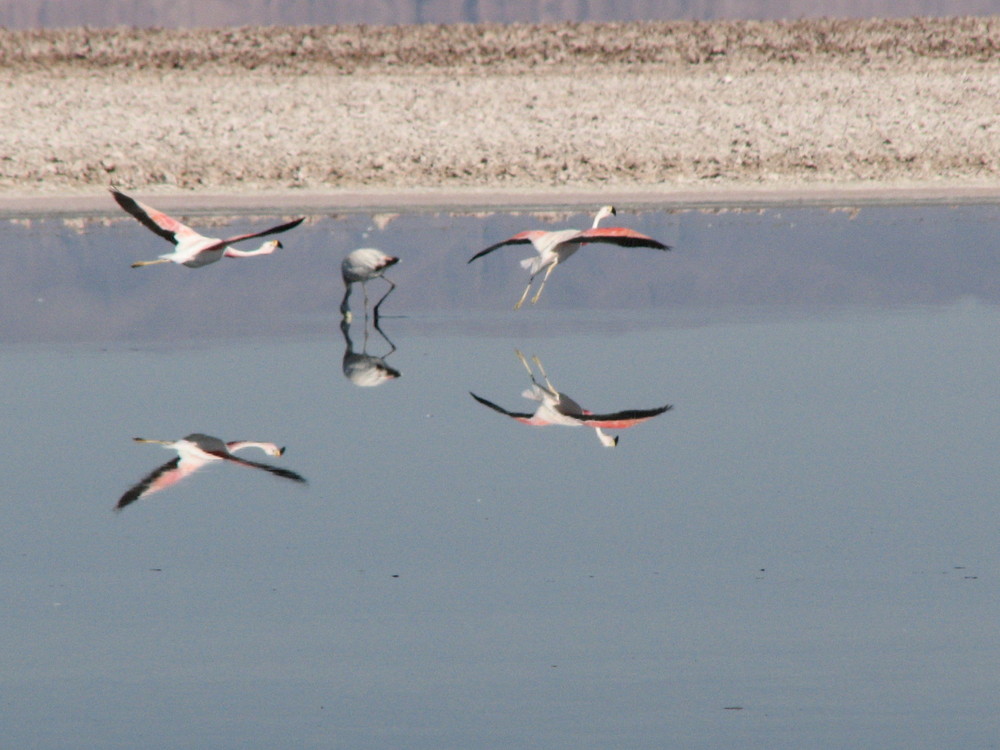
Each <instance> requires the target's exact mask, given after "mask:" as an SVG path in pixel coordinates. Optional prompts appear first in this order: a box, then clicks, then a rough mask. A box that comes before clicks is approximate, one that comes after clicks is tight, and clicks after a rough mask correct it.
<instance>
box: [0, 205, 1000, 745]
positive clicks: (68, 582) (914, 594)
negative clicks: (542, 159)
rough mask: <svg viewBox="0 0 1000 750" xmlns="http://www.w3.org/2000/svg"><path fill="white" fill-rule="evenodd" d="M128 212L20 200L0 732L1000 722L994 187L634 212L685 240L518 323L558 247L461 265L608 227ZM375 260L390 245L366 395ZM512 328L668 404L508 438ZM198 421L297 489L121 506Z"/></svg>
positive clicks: (975, 725) (273, 487) (635, 222)
mask: <svg viewBox="0 0 1000 750" xmlns="http://www.w3.org/2000/svg"><path fill="white" fill-rule="evenodd" d="M151 202H154V204H155V201H151ZM109 203H110V200H109ZM115 210H116V209H115V208H114V207H113V206H109V217H111V218H113V219H115V221H113V222H111V223H107V222H103V221H89V220H88V221H83V220H81V221H71V222H64V221H61V220H49V221H30V222H9V223H5V224H3V225H2V226H0V266H2V274H0V377H2V382H3V386H4V387H3V394H4V395H3V402H2V411H0V414H2V424H3V425H4V428H5V429H4V431H3V438H0V441H2V442H0V456H2V458H0V468H2V471H3V476H4V480H3V487H4V491H3V495H2V500H0V569H2V571H3V575H2V577H0V594H2V599H3V602H4V618H3V623H2V626H0V628H2V630H0V632H2V645H3V648H2V651H0V693H2V696H3V697H2V699H0V745H2V746H3V747H11V748H14V747H32V748H64V747H80V746H91V747H102V748H133V747H139V746H141V747H150V748H189V747H210V748H230V747H242V748H272V747H300V748H331V747H334V748H345V750H347V749H352V750H353V749H354V748H386V747H406V748H428V749H431V748H433V749H434V750H439V749H441V748H456V749H457V748H463V749H465V748H494V747H507V748H539V747H544V748H573V749H574V750H575V749H579V748H607V747H629V748H665V747H668V748H670V747H676V748H717V747H760V748H765V747H766V748H789V749H791V748H802V747H822V748H834V747H837V748H839V747H879V748H940V747H995V746H996V743H997V739H996V738H997V737H1000V721H998V718H997V717H998V712H997V695H998V688H1000V684H998V682H1000V680H998V667H1000V663H998V662H1000V660H998V656H1000V645H998V638H997V623H998V620H1000V596H998V594H1000V591H998V586H997V583H998V576H1000V565H998V563H1000V553H998V544H997V536H998V531H1000V528H998V522H997V511H996V506H997V486H998V479H1000V471H998V462H997V443H998V440H997V435H998V428H1000V400H998V398H997V396H998V382H1000V380H998V377H997V373H998V370H1000V336H998V332H1000V309H998V303H1000V256H998V252H997V245H998V242H997V240H996V236H997V231H996V230H997V220H998V218H1000V208H998V207H995V206H965V207H957V208H956V207H946V206H921V207H882V208H878V207H868V208H861V209H860V210H856V211H850V210H826V209H819V208H797V209H772V210H765V211H752V212H740V211H731V212H698V211H689V212H679V213H677V212H668V211H660V212H657V211H649V212H645V213H641V214H634V213H630V212H628V211H622V212H620V214H619V216H618V221H617V222H615V223H619V224H622V225H625V226H631V227H633V228H636V229H638V230H640V231H643V232H646V233H647V234H650V235H652V236H654V237H658V238H661V239H663V240H664V241H666V242H669V243H670V244H672V245H674V246H675V249H674V250H673V251H672V252H670V253H660V252H657V251H652V250H621V249H615V248H601V247H596V246H592V247H586V248H584V249H582V250H581V251H580V252H579V253H578V254H577V255H576V256H575V257H573V258H572V259H571V260H569V261H568V262H567V263H566V264H565V266H564V267H559V268H558V269H557V270H556V271H555V273H553V275H552V277H551V278H550V280H549V283H548V285H547V287H546V290H545V293H544V295H543V296H542V298H541V300H540V302H539V303H538V304H537V305H536V306H534V307H533V308H528V307H526V308H525V309H522V310H521V311H518V312H514V311H513V309H512V307H513V303H514V302H515V301H516V299H517V297H518V296H519V295H520V293H521V290H522V288H523V284H524V280H525V279H524V271H523V270H522V269H521V268H520V267H519V266H518V264H517V260H519V259H520V258H522V257H527V256H528V255H529V254H530V249H529V250H527V251H526V250H525V249H524V248H517V247H515V248H508V249H505V250H501V251H497V252H495V253H493V254H492V255H490V256H488V257H487V258H485V259H482V260H478V261H476V262H475V263H474V264H471V265H468V264H466V262H465V261H466V260H467V259H468V258H469V257H471V255H472V254H473V253H475V252H476V251H478V250H479V249H481V248H483V247H485V246H486V245H488V244H492V243H493V242H495V241H498V240H499V239H503V238H505V237H507V236H509V235H511V234H513V233H515V232H516V231H519V230H521V229H524V228H527V227H531V226H542V227H551V228H559V227H563V226H582V225H586V224H587V223H588V222H589V219H588V217H587V216H585V215H578V214H573V213H572V212H567V213H566V214H565V215H561V216H557V217H536V216H531V215H528V214H521V215H505V214H490V215H477V216H469V215H449V214H440V215H434V214H417V215H400V216H396V217H389V216H382V217H372V216H365V215H360V214H349V215H344V216H333V215H331V216H314V217H310V220H309V222H308V223H307V224H306V225H303V226H302V227H300V228H299V229H296V230H294V231H292V232H290V233H288V234H287V235H284V236H283V237H282V239H283V241H284V243H285V248H284V249H283V250H281V251H279V252H278V253H276V254H274V255H272V256H268V257H262V258H255V259H248V260H223V261H222V262H220V263H217V264H215V265H213V266H208V267H206V268H202V269H198V270H189V269H185V268H181V267H177V266H174V265H170V266H166V265H163V266H154V267H150V268H143V269H131V268H130V267H129V264H130V263H131V262H132V261H135V260H146V259H151V258H153V257H155V256H156V255H157V254H159V253H161V252H165V251H166V250H168V249H169V247H168V246H167V245H166V243H164V242H163V241H162V240H160V239H159V238H157V237H156V236H154V235H153V234H152V233H150V232H148V231H147V230H145V229H144V228H143V227H141V226H140V225H139V224H138V223H137V222H135V221H134V220H132V219H130V218H128V217H124V218H121V219H120V220H119V215H118V214H115V213H114V211H115ZM279 218H283V217H278V216H268V217H260V219H259V221H258V220H251V219H249V218H246V217H235V218H232V219H231V220H225V221H223V222H221V225H220V226H217V227H214V228H213V231H216V232H218V233H220V234H221V233H226V232H227V231H232V232H239V231H244V230H246V229H247V228H262V227H263V226H265V225H267V224H268V223H272V222H273V221H276V220H277V219H279ZM549 218H554V221H552V223H548V222H547V220H548V219H549ZM190 223H192V224H193V225H194V226H197V227H204V226H206V225H208V224H212V223H215V222H210V221H209V220H207V219H205V218H199V217H192V218H191V222H190ZM362 245H374V246H376V247H381V248H382V249H384V250H386V251H388V252H391V253H394V254H398V255H400V256H401V257H402V259H403V260H402V261H401V262H400V264H399V265H398V266H397V267H396V268H394V269H393V272H392V273H391V277H392V278H393V279H394V280H395V281H396V283H397V284H398V289H397V290H396V291H395V292H394V294H393V295H392V296H390V297H389V298H388V300H387V301H386V302H385V304H384V306H383V308H382V312H383V313H384V315H385V317H384V318H383V320H382V323H381V329H382V331H383V332H384V334H385V335H386V336H387V337H388V340H387V339H386V338H383V337H382V336H381V335H380V334H379V332H378V331H376V330H374V329H371V328H370V327H369V334H370V335H369V336H368V339H367V351H368V353H369V354H372V355H376V356H381V355H383V354H385V353H387V352H389V351H390V350H391V345H390V343H389V341H391V342H392V343H393V344H395V346H396V351H394V352H392V353H391V354H390V355H389V356H388V358H387V360H386V363H387V364H388V365H390V366H392V367H394V368H396V369H397V370H398V371H400V373H401V377H399V378H398V379H392V380H389V381H387V382H385V383H383V384H382V385H379V386H377V387H372V388H360V387H357V386H355V385H354V384H352V383H351V382H350V381H349V380H348V379H346V378H345V377H344V374H343V372H342V364H343V356H344V353H345V339H344V337H343V335H342V332H341V330H340V326H339V314H338V312H337V308H338V306H339V303H340V298H341V295H342V285H341V282H340V279H339V271H338V268H339V262H340V259H341V258H342V257H343V255H344V254H346V252H347V251H348V250H350V249H352V248H354V247H358V246H362ZM381 288H382V287H381V286H380V282H373V284H372V287H371V292H372V294H373V296H374V295H375V294H379V293H380V292H381ZM354 303H355V305H356V306H357V305H358V304H360V294H358V293H355V295H354ZM355 309H356V310H357V311H358V312H359V313H360V308H359V307H356V308H355ZM395 316H399V317H395ZM364 328H365V325H364V320H363V316H361V315H358V316H357V317H356V319H355V321H354V323H353V324H352V326H351V329H350V335H351V339H352V344H353V347H354V350H355V351H360V350H361V349H362V347H363V346H364V345H365V336H364ZM515 350H520V351H522V352H523V353H524V355H525V356H526V358H531V357H532V356H537V357H538V360H539V361H540V362H541V363H542V364H543V366H544V369H545V372H546V374H547V375H548V376H549V378H550V380H551V381H552V384H553V385H554V386H555V387H556V388H557V389H558V390H560V391H563V392H564V393H566V394H567V395H569V396H571V397H572V398H573V399H575V400H576V401H578V402H579V403H580V405H581V406H582V407H584V408H585V409H589V410H592V411H594V412H599V413H607V412H615V411H619V410H626V409H651V408H654V407H660V406H663V405H666V404H671V405H672V409H671V410H669V411H666V412H665V413H663V414H661V415H659V416H656V417H653V418H652V419H650V420H649V421H646V422H644V423H642V424H639V425H637V426H635V427H632V428H629V429H623V430H611V431H610V432H612V433H613V434H619V435H620V438H621V439H620V443H619V445H618V447H616V448H613V449H609V448H605V447H602V445H601V443H600V442H599V441H598V439H597V438H596V437H595V433H594V431H593V430H592V429H590V428H588V427H573V428H570V427H558V426H553V427H533V426H528V425H524V424H519V423H518V422H515V421H514V420H511V419H508V418H507V417H505V416H503V415H501V414H498V413H497V412H495V411H493V410H490V409H488V408H486V407H484V406H483V405H481V404H480V403H477V402H476V401H475V400H473V398H472V397H471V396H470V395H469V394H470V392H474V393H476V394H477V395H479V396H481V397H483V398H485V399H488V400H489V401H491V402H493V403H495V404H498V405H500V406H502V407H503V408H506V409H508V410H511V411H523V412H531V411H532V410H533V407H534V402H531V401H528V400H526V399H524V398H522V392H523V391H525V390H526V389H527V388H529V386H530V380H529V377H528V373H527V372H526V371H525V368H524V367H523V366H522V364H521V362H520V361H519V360H518V358H517V356H516V355H515ZM192 432H205V433H208V434H210V435H216V436H218V437H221V438H223V439H224V440H237V439H249V440H264V441H274V442H277V443H279V444H281V445H284V446H287V452H286V453H285V455H284V456H282V457H280V458H276V457H269V456H265V455H264V454H262V453H254V452H252V451H249V450H248V451H246V452H244V453H241V455H243V456H245V457H246V458H252V459H255V460H260V461H264V462H268V463H271V464H273V465H276V466H281V467H284V468H287V469H291V470H293V471H295V472H298V473H300V474H302V475H303V476H305V477H306V478H307V479H308V480H309V484H308V485H305V486H303V485H299V484H296V483H294V482H290V481H287V480H285V479H283V478H281V477H276V476H272V475H269V474H266V473H264V472H260V471H256V470H254V469H252V468H247V467H241V466H235V465H228V464H226V465H222V464H221V463H220V464H216V465H210V466H207V467H206V468H204V469H202V470H201V471H199V472H197V473H195V474H193V475H191V476H189V477H187V478H186V479H184V480H182V481H181V482H178V483H177V484H176V485H174V486H172V487H169V488H167V489H164V490H162V491H160V492H157V493H155V494H152V495H149V496H147V497H144V498H141V499H140V500H138V501H137V502H135V503H134V504H133V505H130V506H129V507H127V508H125V509H124V510H123V511H122V512H121V513H115V512H113V511H112V508H113V507H114V505H115V503H116V502H117V500H118V498H119V497H120V496H121V495H122V493H123V492H125V490H126V489H127V488H128V487H130V486H131V485H132V484H133V483H135V482H136V481H138V480H139V479H141V478H142V477H143V476H145V475H146V474H148V473H149V472H150V471H152V470H153V469H154V468H155V467H156V466H158V465H160V464H162V463H163V462H165V461H167V460H169V459H170V457H171V455H173V454H171V453H169V452H167V451H165V450H163V449H162V448H160V447H157V446H152V445H142V444H138V443H134V442H133V441H132V438H133V437H137V436H138V437H145V438H159V439H176V438H179V437H182V436H184V435H186V434H188V433H192Z"/></svg>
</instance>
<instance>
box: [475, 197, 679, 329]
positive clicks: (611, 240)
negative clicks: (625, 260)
mask: <svg viewBox="0 0 1000 750" xmlns="http://www.w3.org/2000/svg"><path fill="white" fill-rule="evenodd" d="M616 213H617V212H616V211H615V207H614V206H603V207H602V208H601V209H600V210H599V211H598V212H597V215H596V216H595V217H594V224H593V226H592V227H591V228H590V229H559V230H557V231H554V232H548V231H545V230H542V229H529V230H528V231H526V232H521V233H520V234H515V235H514V236H513V237H511V238H510V239H506V240H504V241H503V242H498V243H497V244H495V245H490V246H489V247H488V248H486V249H485V250H480V251H479V252H478V253H476V254H475V255H473V256H472V257H471V258H469V261H468V262H469V263H471V262H472V261H474V260H475V259H476V258H481V257H483V256H484V255H486V254H487V253H492V252H493V251H494V250H496V249H497V248H499V247H504V246H505V245H527V244H531V245H533V246H534V248H535V250H537V251H538V255H537V256H535V257H532V258H525V259H524V260H522V261H521V267H522V268H526V269H527V270H528V271H529V272H530V273H531V276H530V277H529V278H528V285H527V286H526V287H525V288H524V294H522V295H521V299H519V300H518V301H517V304H516V305H514V309H515V310H518V309H520V307H521V305H523V304H524V300H525V298H527V296H528V292H529V291H531V284H532V282H534V280H535V276H537V275H538V274H539V273H540V272H541V270H542V269H543V268H544V269H546V270H545V276H543V277H542V283H541V284H540V285H539V286H538V291H537V292H535V296H534V297H532V298H531V304H535V303H536V302H538V298H539V297H541V296H542V289H544V288H545V282H546V281H548V279H549V274H551V273H552V271H553V269H554V268H555V267H556V266H557V265H558V264H559V263H560V262H562V261H564V260H566V259H567V258H568V257H570V256H571V255H572V254H573V253H575V252H576V251H577V250H579V249H580V245H583V244H585V243H589V242H603V243H605V244H609V245H618V246H620V247H651V248H654V249H656V250H669V249H670V246H669V245H664V244H663V243H662V242H660V241H659V240H654V239H653V238H652V237H647V236H646V235H644V234H640V233H639V232H636V231H634V230H632V229H626V228H624V227H603V228H602V227H600V226H598V225H599V224H600V223H601V220H602V219H604V218H605V217H607V216H614V215H616Z"/></svg>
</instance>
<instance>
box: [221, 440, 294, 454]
mask: <svg viewBox="0 0 1000 750" xmlns="http://www.w3.org/2000/svg"><path fill="white" fill-rule="evenodd" d="M226 448H227V449H228V450H229V452H230V453H233V452H235V451H239V450H243V449H244V448H260V449H261V450H262V451H264V452H265V453H267V454H268V455H271V456H280V455H281V454H282V449H281V448H279V447H278V446H277V445H275V444H274V443H261V442H257V441H255V440H237V441H235V442H232V443H226Z"/></svg>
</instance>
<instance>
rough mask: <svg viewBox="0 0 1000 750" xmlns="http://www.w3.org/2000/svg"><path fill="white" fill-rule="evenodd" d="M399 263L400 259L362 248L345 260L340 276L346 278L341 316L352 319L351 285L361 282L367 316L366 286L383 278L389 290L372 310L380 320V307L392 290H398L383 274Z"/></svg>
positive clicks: (371, 248) (368, 248)
mask: <svg viewBox="0 0 1000 750" xmlns="http://www.w3.org/2000/svg"><path fill="white" fill-rule="evenodd" d="M397 263H399V258H395V257H393V256H391V255H386V254H385V253H383V252H382V251H381V250H376V249H375V248H373V247H362V248H360V249H358V250H355V251H354V252H352V253H351V254H350V255H348V256H347V257H346V258H344V262H343V263H341V264H340V275H341V276H343V278H344V299H343V300H341V302H340V314H341V315H343V316H344V317H345V318H347V320H350V319H351V306H350V303H349V302H348V299H349V298H350V296H351V285H352V284H356V283H358V282H361V290H362V291H363V292H364V294H365V315H367V314H368V288H367V287H366V286H365V285H366V284H367V283H368V282H369V281H371V280H372V279H376V278H381V279H382V280H383V281H384V282H385V283H387V284H388V285H389V289H388V291H386V293H385V294H383V295H382V298H381V299H380V300H379V301H378V302H376V303H375V307H374V308H373V310H372V312H373V314H374V316H375V320H378V308H379V305H381V304H382V303H383V302H385V298H386V297H388V296H389V295H390V294H392V290H393V289H395V288H396V285H395V284H393V283H392V282H391V281H389V279H387V278H386V277H385V276H383V274H384V273H385V271H386V269H388V268H390V267H391V266H394V265H396V264H397Z"/></svg>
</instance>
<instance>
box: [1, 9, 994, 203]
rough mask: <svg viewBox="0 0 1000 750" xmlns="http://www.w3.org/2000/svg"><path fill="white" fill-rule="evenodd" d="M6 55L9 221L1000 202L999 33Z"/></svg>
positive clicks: (738, 34)
mask: <svg viewBox="0 0 1000 750" xmlns="http://www.w3.org/2000/svg"><path fill="white" fill-rule="evenodd" d="M0 40H3V41H4V44H3V45H0V48H2V49H0V53H2V54H0V88H3V89H4V91H5V97H4V99H3V101H2V102H0V213H2V215H4V216H11V215H17V214H24V213H25V212H28V213H31V212H34V213H44V214H47V215H51V214H53V213H64V214H67V213H81V212H82V213H89V214H103V213H107V206H108V205H113V204H111V202H110V201H108V200H106V191H105V186H107V185H109V184H115V185H117V186H120V187H121V188H122V189H123V190H125V191H126V192H129V193H132V194H135V195H137V196H148V198H149V200H150V201H158V202H159V205H161V206H163V208H164V210H173V211H189V212H190V211H201V212H204V211H216V212H218V211H220V210H224V211H230V212H233V211H235V212H243V213H249V212H258V213H260V212H273V211H274V210H275V209H276V208H278V207H297V208H300V209H309V210H316V211H331V210H344V211H350V210H355V211H360V210H369V211H396V210H400V209H402V208H410V209H419V210H431V209H448V208H451V209H460V210H465V211H471V210H484V209H489V208H498V207H503V208H506V209H516V208H519V207H532V208H543V207H550V206H559V207H566V206H573V205H586V206H588V207H591V206H593V205H594V204H598V205H600V204H604V203H608V202H615V203H618V204H620V205H621V207H622V208H627V207H630V206H639V205H656V206H667V207H671V208H685V207H707V208H712V207H725V206H737V205H740V206H757V205H777V204H795V205H807V204H815V205H844V204H849V205H856V204H859V203H885V202H893V203H898V202H910V203H912V202H926V201H933V202H938V203H942V202H943V203H948V202H970V201H977V202H982V201H989V202H993V201H996V200H998V195H1000V115H998V111H997V105H996V92H997V91H998V90H1000V67H998V66H997V61H998V60H1000V17H991V18H982V19H959V18H955V19H938V20H931V19H911V20H906V21H902V20H897V21H884V20H877V19H876V20H869V21H853V22H850V21H829V20H826V21H801V22H788V23H710V24H698V23H670V24H657V23H632V24H562V25H559V24H556V25H540V26H510V27H506V26H491V25H484V26H461V25H460V26H448V27H444V26H442V27H408V28H391V29H386V28H371V29H368V28H362V27H357V28H354V27H350V28H294V29H288V28H283V29H282V28H279V29H253V28H248V29H229V30H225V29H223V30H214V31H187V32H169V33H168V32H162V31H154V30H145V31H143V30H135V29H133V30H129V29H117V30H103V31H95V30H86V29H83V30H81V29H77V30H71V31H66V32H26V33H20V34H19V33H10V32H6V33H5V32H3V31H2V30H0ZM154 205H156V203H155V202H154Z"/></svg>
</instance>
